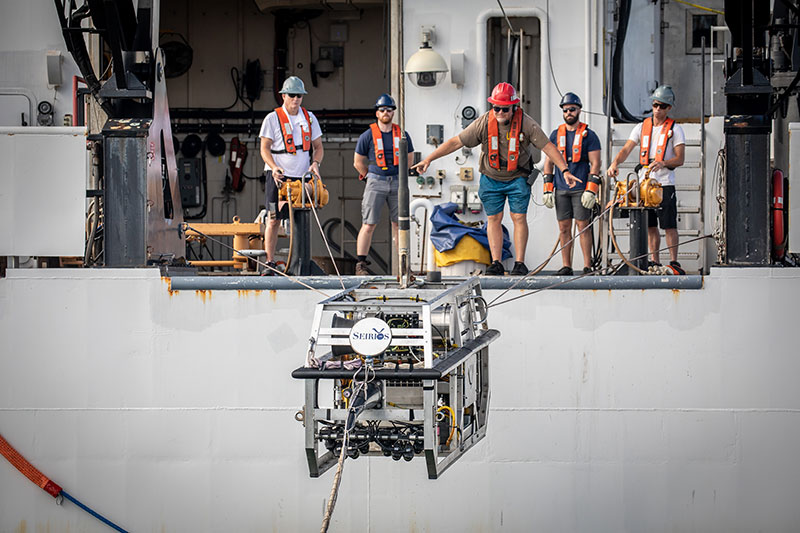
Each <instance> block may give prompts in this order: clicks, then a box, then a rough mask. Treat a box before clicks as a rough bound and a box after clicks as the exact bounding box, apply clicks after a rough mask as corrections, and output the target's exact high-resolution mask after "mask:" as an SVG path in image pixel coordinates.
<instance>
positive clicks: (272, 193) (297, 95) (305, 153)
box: [259, 76, 325, 275]
mask: <svg viewBox="0 0 800 533" xmlns="http://www.w3.org/2000/svg"><path fill="white" fill-rule="evenodd" d="M280 94H281V95H282V96H283V105H282V106H281V107H278V108H276V109H275V110H274V111H272V112H271V113H270V114H268V115H267V116H266V117H264V122H263V123H262V124H261V133H260V134H259V136H260V137H261V158H262V159H263V160H264V170H265V171H266V173H267V181H266V199H265V205H266V208H267V221H266V228H265V230H264V248H265V250H266V252H267V265H268V266H270V267H272V268H274V267H275V246H276V244H277V243H278V226H279V225H280V220H281V219H285V218H287V217H288V209H287V208H286V206H283V208H282V209H279V207H278V190H279V189H280V187H281V184H282V183H283V181H284V180H286V179H302V177H303V176H304V175H305V174H306V173H308V172H311V173H312V174H314V175H315V176H317V177H318V178H319V177H320V171H319V167H320V165H321V164H322V158H323V157H324V155H325V150H324V149H323V147H322V130H321V129H320V127H319V122H318V121H317V118H316V117H315V116H314V113H312V112H311V111H307V110H306V109H305V108H304V107H302V105H301V104H302V103H303V96H304V95H306V94H308V93H307V92H306V88H305V85H304V84H303V80H301V79H300V78H298V77H297V76H290V77H288V78H286V81H284V82H283V87H282V88H281V90H280ZM312 154H313V157H312ZM272 273H273V270H268V271H267V272H266V274H268V275H269V274H272Z"/></svg>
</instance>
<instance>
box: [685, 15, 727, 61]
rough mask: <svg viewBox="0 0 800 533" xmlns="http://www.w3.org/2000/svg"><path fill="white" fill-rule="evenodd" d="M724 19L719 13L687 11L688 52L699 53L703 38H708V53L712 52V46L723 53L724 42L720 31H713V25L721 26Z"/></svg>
mask: <svg viewBox="0 0 800 533" xmlns="http://www.w3.org/2000/svg"><path fill="white" fill-rule="evenodd" d="M721 25H722V21H721V20H719V15H715V14H713V13H692V12H690V11H687V12H686V53H687V54H699V53H700V52H701V44H702V43H701V41H700V40H701V39H702V38H703V37H705V38H706V53H709V52H710V48H711V46H712V40H713V46H714V47H715V50H714V52H715V53H716V52H719V53H722V43H721V39H720V34H719V32H713V34H712V32H711V27H712V26H721Z"/></svg>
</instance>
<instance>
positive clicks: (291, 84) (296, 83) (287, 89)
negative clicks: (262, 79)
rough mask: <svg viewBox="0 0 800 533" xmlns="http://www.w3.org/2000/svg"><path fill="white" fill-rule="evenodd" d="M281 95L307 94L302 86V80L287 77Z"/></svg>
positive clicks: (295, 77)
mask: <svg viewBox="0 0 800 533" xmlns="http://www.w3.org/2000/svg"><path fill="white" fill-rule="evenodd" d="M280 93H281V94H308V92H306V86H305V85H303V80H301V79H300V78H298V77H297V76H289V77H288V78H286V80H285V81H284V82H283V88H282V89H281V90H280Z"/></svg>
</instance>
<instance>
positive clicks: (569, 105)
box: [544, 93, 601, 276]
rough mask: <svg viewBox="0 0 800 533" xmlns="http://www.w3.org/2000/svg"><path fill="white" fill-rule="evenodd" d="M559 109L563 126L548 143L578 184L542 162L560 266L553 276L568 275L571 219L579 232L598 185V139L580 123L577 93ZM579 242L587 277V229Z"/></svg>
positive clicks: (589, 264)
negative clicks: (553, 211)
mask: <svg viewBox="0 0 800 533" xmlns="http://www.w3.org/2000/svg"><path fill="white" fill-rule="evenodd" d="M559 106H560V107H561V112H562V113H563V114H564V123H563V124H561V125H560V126H559V127H558V128H556V129H555V130H553V132H552V133H551V134H550V142H552V143H553V144H555V145H556V148H558V151H559V152H560V153H561V155H562V157H563V158H564V159H565V160H566V162H567V165H568V167H569V171H570V172H571V173H572V175H573V176H575V177H576V178H578V179H579V180H581V181H574V182H573V183H572V185H570V184H568V183H567V182H566V180H565V179H564V176H563V174H562V173H561V171H560V170H559V169H555V174H554V173H553V170H554V167H555V165H554V164H553V162H552V161H550V159H549V158H548V159H547V160H546V161H545V163H544V205H545V206H547V207H548V208H552V207H553V206H555V208H556V220H558V236H559V240H560V241H561V261H562V264H563V266H562V267H561V269H560V270H559V271H558V272H556V275H558V276H571V275H572V273H573V272H572V242H571V241H572V220H573V219H574V220H575V224H576V226H577V227H578V231H579V232H580V231H582V230H584V229H585V228H586V226H588V225H589V222H590V221H591V218H592V208H594V206H595V204H596V203H597V193H598V191H599V190H600V182H601V180H600V176H599V174H600V139H599V138H598V137H597V134H596V133H595V132H593V131H592V130H590V129H589V128H588V127H587V126H586V124H584V123H583V122H581V121H580V118H581V109H582V108H583V104H582V103H581V99H580V98H578V95H577V94H575V93H566V94H565V95H564V96H563V97H562V98H561V103H560V104H559ZM579 242H580V245H581V251H582V252H583V273H584V274H588V273H590V272H591V271H592V233H591V232H590V231H588V230H587V231H584V232H583V233H581V234H580V237H579Z"/></svg>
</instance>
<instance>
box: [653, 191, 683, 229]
mask: <svg viewBox="0 0 800 533" xmlns="http://www.w3.org/2000/svg"><path fill="white" fill-rule="evenodd" d="M663 195H664V196H663V199H662V200H661V207H659V208H658V209H655V210H653V209H650V210H649V211H648V215H647V227H650V228H655V227H656V226H658V227H660V228H661V229H675V228H677V227H678V195H676V194H675V186H674V185H664V187H663Z"/></svg>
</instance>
